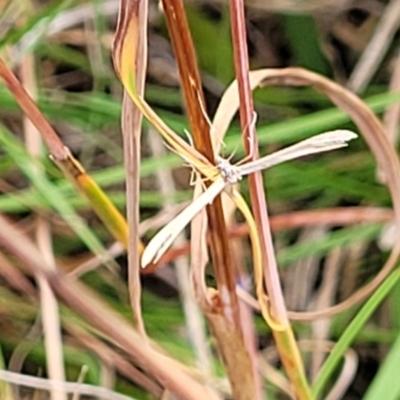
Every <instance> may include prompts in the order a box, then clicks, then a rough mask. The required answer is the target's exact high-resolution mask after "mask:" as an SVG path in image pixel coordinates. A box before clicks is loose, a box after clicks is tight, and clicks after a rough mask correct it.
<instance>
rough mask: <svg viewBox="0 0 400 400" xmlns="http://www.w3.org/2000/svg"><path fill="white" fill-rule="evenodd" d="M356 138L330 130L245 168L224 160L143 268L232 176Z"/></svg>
mask: <svg viewBox="0 0 400 400" xmlns="http://www.w3.org/2000/svg"><path fill="white" fill-rule="evenodd" d="M356 137H357V135H356V134H355V133H354V132H351V131H348V130H336V131H330V132H326V133H322V134H320V135H316V136H313V137H311V138H308V139H305V140H303V141H301V142H299V143H296V144H294V145H293V146H289V147H287V148H285V149H282V150H279V151H277V152H275V153H272V154H269V155H267V156H265V157H262V158H260V159H258V160H255V161H250V162H248V163H245V164H243V165H230V164H229V162H228V161H227V160H222V161H221V162H220V164H219V167H220V169H221V176H220V177H218V178H217V179H216V180H215V181H214V182H213V183H212V184H211V185H210V186H209V187H208V188H207V189H206V190H205V191H204V192H203V193H202V194H201V195H200V196H199V197H197V198H196V199H195V200H193V202H192V203H190V204H189V206H188V207H186V208H185V209H184V210H183V211H182V212H181V213H179V214H178V215H177V216H176V217H175V218H174V219H173V220H172V221H170V222H169V223H168V224H167V225H165V226H164V228H163V229H161V230H160V231H159V232H158V233H157V234H156V235H155V236H154V237H153V239H152V240H151V241H150V243H149V244H148V245H147V247H146V249H145V250H144V252H143V255H142V260H141V265H142V267H143V268H144V267H146V265H148V264H150V263H151V262H152V263H156V262H157V261H158V260H159V259H160V258H161V256H162V255H163V254H164V252H165V251H166V250H167V249H168V247H169V246H171V244H172V243H173V242H174V240H175V239H176V237H177V236H178V235H179V233H180V232H181V231H182V230H183V229H184V228H185V227H186V225H187V224H188V223H189V222H190V221H191V220H192V219H193V218H194V217H195V216H196V215H197V214H198V213H199V212H200V211H201V210H202V209H203V208H204V207H205V206H207V205H208V204H211V203H212V202H213V200H214V199H215V198H216V197H217V196H218V195H219V194H220V193H221V192H222V191H223V190H224V189H225V187H226V186H227V185H229V184H232V183H235V179H233V178H232V177H236V178H237V179H236V181H237V180H239V179H241V177H243V176H245V175H249V174H251V173H253V172H256V171H261V170H264V169H267V168H271V167H273V166H274V165H277V164H281V163H283V162H286V161H289V160H293V159H295V158H299V157H304V156H307V155H310V154H316V153H322V152H326V151H330V150H335V149H339V148H341V147H346V146H347V142H348V141H350V140H352V139H355V138H356ZM224 177H225V179H224Z"/></svg>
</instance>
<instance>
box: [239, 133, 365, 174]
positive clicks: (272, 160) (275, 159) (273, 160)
mask: <svg viewBox="0 0 400 400" xmlns="http://www.w3.org/2000/svg"><path fill="white" fill-rule="evenodd" d="M356 137H357V135H356V134H355V133H354V132H352V131H348V130H346V129H339V130H335V131H329V132H325V133H321V134H320V135H316V136H312V137H310V138H308V139H305V140H302V141H301V142H299V143H296V144H294V145H293V146H289V147H286V148H285V149H282V150H279V151H276V152H275V153H272V154H269V155H268V156H265V157H262V158H260V159H258V160H255V161H251V162H248V163H246V164H243V165H241V166H239V167H238V168H239V172H240V174H241V175H248V174H251V173H253V172H256V171H261V170H263V169H267V168H271V167H273V166H274V165H277V164H281V163H283V162H286V161H290V160H294V159H295V158H300V157H304V156H308V155H310V154H317V153H323V152H326V151H330V150H336V149H340V148H341V147H346V146H347V145H348V143H347V142H349V141H350V140H352V139H355V138H356Z"/></svg>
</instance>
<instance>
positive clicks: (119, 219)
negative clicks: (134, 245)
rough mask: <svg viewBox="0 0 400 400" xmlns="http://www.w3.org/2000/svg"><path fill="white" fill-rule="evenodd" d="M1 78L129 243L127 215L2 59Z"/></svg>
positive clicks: (69, 171) (118, 235) (53, 152)
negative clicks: (88, 172)
mask: <svg viewBox="0 0 400 400" xmlns="http://www.w3.org/2000/svg"><path fill="white" fill-rule="evenodd" d="M0 78H1V79H2V80H3V82H4V84H5V85H6V86H7V88H8V89H9V90H10V92H11V93H12V94H13V96H14V97H15V100H16V101H17V102H18V104H19V106H20V107H21V108H22V110H23V111H24V113H25V114H26V116H27V117H28V118H29V120H30V121H31V122H32V124H33V125H34V126H35V127H36V129H37V130H38V131H39V132H40V134H41V135H42V138H43V141H44V142H45V143H46V145H47V146H48V148H49V150H50V153H51V156H52V158H53V160H54V162H55V163H56V164H57V165H58V166H59V168H60V169H61V170H62V171H63V172H64V174H65V175H66V177H67V178H68V179H69V180H70V181H71V182H72V183H73V184H74V185H75V186H76V188H77V189H78V190H79V191H80V192H81V193H82V194H83V195H84V196H85V197H86V199H87V200H88V201H89V203H90V204H91V206H92V207H93V209H94V211H95V212H96V213H97V215H98V216H99V218H100V219H101V220H102V221H103V223H104V225H105V226H106V227H107V229H108V230H109V231H110V232H111V234H112V235H113V236H114V237H115V238H116V239H117V240H119V241H120V242H121V243H123V244H124V245H125V246H126V245H127V241H128V238H127V236H128V228H127V224H126V221H125V219H124V217H123V216H122V215H121V213H120V212H119V211H118V209H117V208H116V207H115V206H114V204H113V203H112V202H111V200H110V199H109V198H108V196H107V195H106V194H105V193H104V192H103V191H102V190H101V188H100V187H99V186H98V185H97V183H96V182H95V181H94V180H93V179H92V178H91V177H90V176H89V175H88V174H87V173H86V171H85V169H84V168H83V166H82V165H81V164H80V163H79V161H78V160H76V159H75V158H74V157H73V156H72V154H71V152H70V151H69V149H68V148H67V147H66V146H65V145H64V144H63V143H62V141H61V139H60V138H59V137H58V135H57V133H56V132H55V130H54V129H53V128H52V126H51V125H50V124H49V122H48V121H47V119H46V118H45V117H44V116H43V114H42V113H41V112H40V110H39V108H38V107H37V105H36V104H35V102H34V101H33V100H32V99H31V97H30V96H29V95H28V93H27V92H26V91H25V89H24V88H23V86H22V85H21V83H20V82H19V81H18V79H17V78H16V76H15V75H14V74H13V73H12V71H11V70H10V69H9V68H8V67H7V66H6V64H5V63H4V62H3V60H1V59H0ZM142 249H143V245H142V244H141V243H140V244H139V246H138V250H139V253H141V251H142Z"/></svg>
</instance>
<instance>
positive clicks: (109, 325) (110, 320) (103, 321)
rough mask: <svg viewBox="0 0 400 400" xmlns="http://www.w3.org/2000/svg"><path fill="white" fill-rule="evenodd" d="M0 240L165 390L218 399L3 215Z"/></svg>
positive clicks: (199, 399)
mask: <svg viewBox="0 0 400 400" xmlns="http://www.w3.org/2000/svg"><path fill="white" fill-rule="evenodd" d="M0 243H1V244H2V245H3V246H4V247H5V248H6V249H7V250H8V251H10V252H11V253H13V254H14V255H15V256H16V257H17V258H18V259H20V260H21V261H22V262H24V263H25V265H26V267H27V268H29V269H30V271H31V272H32V273H41V274H43V276H44V277H45V278H46V279H47V280H48V282H49V283H50V285H51V287H52V289H53V291H54V292H55V293H56V294H57V296H58V297H59V298H60V299H61V300H62V301H63V302H64V303H65V304H67V305H68V306H69V307H70V308H71V309H72V310H73V311H74V312H76V313H78V314H79V315H80V316H82V317H83V318H84V319H85V320H86V321H87V322H89V323H91V324H92V325H93V326H94V327H96V328H97V329H99V330H100V331H101V332H102V333H103V334H104V335H106V336H108V337H109V338H110V340H112V341H113V342H114V343H115V344H116V345H118V347H119V348H120V349H122V350H123V351H124V352H125V353H126V354H128V355H129V357H131V358H132V360H134V362H135V364H136V365H137V366H139V367H140V368H142V369H143V370H145V371H146V372H150V373H151V374H153V375H154V377H155V378H156V379H157V380H159V381H160V382H161V383H162V384H163V385H164V386H165V388H166V389H168V390H170V391H171V392H172V393H175V394H176V395H178V396H180V397H182V398H184V399H188V400H206V399H213V400H217V399H218V398H219V397H218V396H217V395H216V394H215V393H214V392H212V391H211V389H208V388H205V387H204V386H202V385H201V384H199V383H198V382H197V381H196V380H195V379H193V378H192V377H191V376H189V375H188V374H187V373H185V372H184V368H183V367H182V365H180V364H179V363H178V362H177V361H175V360H173V359H171V358H169V357H167V356H165V355H163V354H161V353H159V352H158V351H156V350H154V349H153V348H152V347H151V346H150V344H149V343H148V341H147V340H145V339H143V338H142V337H141V336H140V335H139V334H138V333H137V332H136V331H135V329H133V328H132V326H131V325H130V324H129V323H128V322H127V321H126V320H125V319H124V318H122V317H121V316H120V315H119V314H117V313H116V312H115V311H113V310H112V309H111V307H109V306H108V305H107V304H106V303H105V302H103V301H101V300H100V299H99V298H98V297H97V296H96V295H95V294H94V293H93V292H91V291H89V290H88V289H87V288H86V287H85V286H84V285H82V284H80V283H79V282H76V281H74V282H71V281H70V280H68V279H67V278H65V276H63V275H59V274H57V273H54V272H52V271H51V268H50V266H48V265H47V263H46V261H45V260H44V259H43V257H42V255H41V254H40V252H39V251H38V249H37V248H36V247H35V245H34V244H33V243H32V242H31V241H30V240H29V239H28V238H27V237H25V236H24V235H23V234H22V233H21V232H20V231H19V230H17V229H16V228H15V227H14V226H13V225H11V224H10V223H9V222H8V221H7V220H6V219H5V218H4V217H2V216H0Z"/></svg>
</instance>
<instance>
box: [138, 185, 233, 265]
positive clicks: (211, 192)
mask: <svg viewBox="0 0 400 400" xmlns="http://www.w3.org/2000/svg"><path fill="white" fill-rule="evenodd" d="M226 185H227V184H226V182H225V181H224V180H223V179H222V177H220V178H218V179H217V180H216V181H215V182H213V183H212V184H211V185H210V186H209V187H208V188H207V190H205V191H204V192H203V193H202V194H201V195H200V196H199V197H197V198H196V199H195V200H193V202H192V203H190V204H189V205H188V206H187V207H186V208H185V209H184V210H183V211H181V212H180V213H179V214H178V215H177V216H176V217H175V218H174V219H173V220H172V221H170V222H169V223H168V224H167V225H165V226H164V228H162V229H161V230H160V231H159V232H158V233H157V234H156V235H155V236H154V237H153V239H151V241H150V242H149V244H148V245H147V247H146V248H145V250H144V252H143V255H142V260H141V265H142V268H144V267H146V265H148V264H150V263H156V262H157V261H158V260H159V259H160V258H161V256H162V255H163V254H164V253H165V251H166V250H167V249H168V248H169V247H170V246H171V245H172V243H173V242H174V240H175V239H176V238H177V236H178V235H179V234H180V233H181V231H182V230H183V229H184V228H185V227H186V225H188V224H189V222H190V221H191V220H192V219H193V218H194V217H195V216H196V215H197V214H198V213H199V212H200V211H201V210H202V209H203V208H204V207H205V206H207V205H208V204H211V203H212V202H213V200H214V199H215V198H216V197H217V196H218V194H220V193H221V192H222V191H223V190H224V188H225V186H226Z"/></svg>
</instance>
